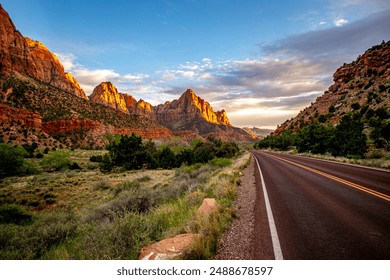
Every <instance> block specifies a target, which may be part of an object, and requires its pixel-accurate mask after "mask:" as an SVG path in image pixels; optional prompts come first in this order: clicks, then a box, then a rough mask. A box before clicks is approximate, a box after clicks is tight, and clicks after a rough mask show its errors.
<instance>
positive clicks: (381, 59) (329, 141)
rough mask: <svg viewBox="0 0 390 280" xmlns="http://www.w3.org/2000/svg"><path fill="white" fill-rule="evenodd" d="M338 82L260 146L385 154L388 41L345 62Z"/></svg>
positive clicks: (389, 100)
mask: <svg viewBox="0 0 390 280" xmlns="http://www.w3.org/2000/svg"><path fill="white" fill-rule="evenodd" d="M334 81H335V83H334V84H333V85H332V86H331V87H330V88H329V90H328V91H326V92H325V93H324V95H322V96H321V97H319V98H317V100H316V102H314V103H312V105H311V106H309V107H307V108H305V109H304V110H303V111H301V112H300V113H299V114H298V115H297V116H296V117H295V118H292V119H290V120H288V121H286V122H284V123H283V124H282V125H280V126H279V127H278V129H277V130H276V131H275V132H274V133H273V134H272V135H271V136H268V137H266V138H265V139H263V140H261V141H259V142H258V143H257V144H256V147H258V148H273V149H279V150H288V149H291V148H296V149H297V150H298V152H310V153H314V154H325V153H329V154H332V155H333V156H345V157H358V158H364V157H371V158H376V157H378V158H380V157H386V155H388V152H389V151H390V41H389V42H382V44H380V45H378V46H374V47H372V48H371V49H369V50H367V51H366V52H365V53H364V54H363V55H362V56H359V57H358V59H357V60H356V61H354V62H352V63H350V64H344V65H343V66H342V67H340V68H339V69H338V70H337V71H336V73H335V74H334Z"/></svg>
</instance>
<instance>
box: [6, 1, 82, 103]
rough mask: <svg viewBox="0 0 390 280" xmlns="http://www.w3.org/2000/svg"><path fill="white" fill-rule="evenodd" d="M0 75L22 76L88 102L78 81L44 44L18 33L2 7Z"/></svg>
mask: <svg viewBox="0 0 390 280" xmlns="http://www.w3.org/2000/svg"><path fill="white" fill-rule="evenodd" d="M0 72H1V73H4V74H14V73H21V74H25V75H28V76H30V77H32V78H34V79H37V80H39V81H42V82H45V83H47V84H50V85H52V86H55V87H58V88H60V89H63V90H65V91H67V92H69V93H72V94H75V95H77V96H80V97H82V98H87V97H86V95H85V93H84V91H83V90H82V89H81V87H80V85H79V84H78V83H77V81H76V80H75V79H74V78H73V77H72V76H71V75H70V74H69V73H68V74H67V73H65V71H64V67H63V66H62V64H61V63H60V61H59V60H58V58H57V57H56V56H55V55H54V54H53V53H52V52H50V51H49V50H48V49H47V48H46V47H45V45H44V44H42V43H41V42H37V41H34V40H32V39H30V38H25V37H23V35H22V34H21V33H20V32H19V31H17V30H16V28H15V25H14V24H13V22H12V20H11V18H10V17H9V15H8V13H7V12H6V11H5V10H4V9H3V7H2V6H1V5H0Z"/></svg>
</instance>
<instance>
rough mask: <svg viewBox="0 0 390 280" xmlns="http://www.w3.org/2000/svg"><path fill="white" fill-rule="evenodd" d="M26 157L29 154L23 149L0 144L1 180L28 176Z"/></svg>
mask: <svg viewBox="0 0 390 280" xmlns="http://www.w3.org/2000/svg"><path fill="white" fill-rule="evenodd" d="M26 155H28V153H27V152H26V151H25V149H24V148H22V147H12V146H10V145H8V144H4V143H0V178H5V177H8V176H17V175H24V174H26V173H27V169H26V164H25V160H24V157H25V156H26Z"/></svg>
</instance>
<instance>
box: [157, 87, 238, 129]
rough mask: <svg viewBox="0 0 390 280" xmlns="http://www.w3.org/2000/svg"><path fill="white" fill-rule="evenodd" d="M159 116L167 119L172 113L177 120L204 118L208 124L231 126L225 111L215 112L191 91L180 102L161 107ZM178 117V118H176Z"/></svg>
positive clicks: (176, 101)
mask: <svg viewBox="0 0 390 280" xmlns="http://www.w3.org/2000/svg"><path fill="white" fill-rule="evenodd" d="M157 111H158V112H157V115H159V114H160V113H161V115H162V116H164V117H165V115H166V112H168V111H169V112H170V114H171V115H173V116H174V118H176V119H178V120H179V119H188V120H191V119H194V118H202V119H203V120H205V121H207V122H208V123H212V124H219V125H227V126H230V125H231V124H230V122H229V119H228V117H227V115H226V112H225V110H222V111H218V112H214V110H213V108H212V107H211V105H210V103H209V102H207V101H205V100H204V99H202V98H201V97H199V96H197V95H196V94H195V92H194V91H193V90H191V89H187V90H186V91H185V92H184V93H183V94H182V95H181V96H180V98H179V99H178V100H174V101H172V102H171V103H165V104H164V105H159V106H158V110H157ZM175 115H176V117H175ZM157 119H159V116H157Z"/></svg>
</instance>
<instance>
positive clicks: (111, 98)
mask: <svg viewBox="0 0 390 280" xmlns="http://www.w3.org/2000/svg"><path fill="white" fill-rule="evenodd" d="M89 100H91V101H92V102H95V103H99V104H103V105H106V106H109V107H111V108H114V109H117V110H119V111H122V112H127V105H126V101H125V97H124V96H123V94H120V93H119V92H118V90H117V89H116V87H115V86H114V85H113V84H112V83H111V82H103V83H101V84H99V85H98V86H97V87H95V88H94V90H93V92H92V94H91V95H90V96H89Z"/></svg>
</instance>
